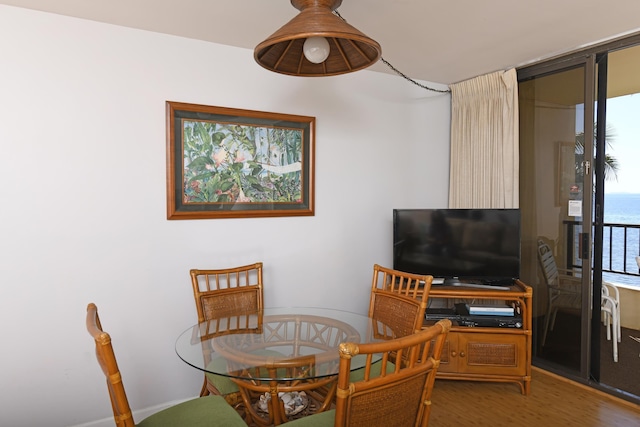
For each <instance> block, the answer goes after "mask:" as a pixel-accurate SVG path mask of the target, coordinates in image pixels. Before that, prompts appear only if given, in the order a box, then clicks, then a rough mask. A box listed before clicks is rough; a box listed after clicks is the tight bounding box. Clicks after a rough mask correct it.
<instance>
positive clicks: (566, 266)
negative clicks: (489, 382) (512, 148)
mask: <svg viewBox="0 0 640 427" xmlns="http://www.w3.org/2000/svg"><path fill="white" fill-rule="evenodd" d="M638 76H640V35H637V36H633V37H629V38H627V39H624V40H618V41H615V42H611V43H609V44H606V45H602V46H597V47H593V48H590V49H587V50H585V51H583V52H578V53H575V54H572V55H570V56H567V57H565V58H557V59H554V60H550V61H548V62H546V63H542V64H536V65H532V66H528V67H525V68H523V69H520V70H518V80H519V100H520V102H519V107H520V157H521V160H520V208H521V213H522V223H523V226H522V247H521V250H522V260H523V262H522V267H521V278H522V279H523V280H524V281H525V282H526V283H528V284H530V285H531V286H532V287H533V288H534V298H533V306H534V309H533V317H534V319H533V320H534V323H533V324H534V336H533V363H534V365H536V366H540V367H542V368H545V369H547V370H550V371H553V372H556V373H558V374H560V375H563V376H566V377H569V378H572V379H575V380H578V381H581V382H584V383H587V384H589V385H591V386H594V387H597V388H599V389H602V390H604V391H607V392H609V393H611V394H614V395H617V396H619V397H622V398H625V399H627V400H630V401H633V402H640V376H639V375H638V370H637V363H638V353H640V318H638V316H637V313H638V307H640V187H638V185H639V184H638V183H640V168H638V166H637V158H638V156H640V120H638V118H639V117H640V77H638ZM637 257H638V258H637ZM603 283H613V284H614V285H615V286H616V291H615V293H614V291H613V290H611V289H610V288H608V287H606V286H603ZM603 289H609V290H608V292H609V294H610V296H615V297H616V299H617V302H616V304H617V316H618V317H617V321H618V323H619V333H618V334H617V337H615V338H617V341H618V342H617V343H616V344H614V339H615V338H614V336H615V335H614V334H613V329H612V325H609V323H611V322H612V318H611V317H610V315H608V314H607V310H609V311H611V308H610V307H606V306H605V307H604V308H603V301H606V298H603V297H602V294H603ZM607 331H608V333H607Z"/></svg>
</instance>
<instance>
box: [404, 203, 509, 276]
mask: <svg viewBox="0 0 640 427" xmlns="http://www.w3.org/2000/svg"><path fill="white" fill-rule="evenodd" d="M393 268H394V269H396V270H401V271H406V272H411V273H417V274H430V275H432V276H433V277H434V283H437V282H439V280H435V279H444V283H445V284H455V283H456V282H463V283H480V284H484V285H506V284H511V283H513V280H514V279H516V278H518V277H519V276H520V210H519V209H394V210H393Z"/></svg>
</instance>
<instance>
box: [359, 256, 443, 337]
mask: <svg viewBox="0 0 640 427" xmlns="http://www.w3.org/2000/svg"><path fill="white" fill-rule="evenodd" d="M432 282H433V276H430V275H420V274H412V273H407V272H404V271H399V270H393V269H390V268H386V267H382V266H380V265H378V264H375V265H374V266H373V280H372V283H371V295H370V301H369V317H371V318H373V319H376V320H377V321H379V322H381V323H382V324H384V325H387V326H389V327H390V328H391V331H388V330H382V331H379V332H380V333H382V334H383V335H385V336H389V337H391V336H392V337H402V336H407V335H410V334H412V333H414V332H416V331H419V330H420V329H421V328H422V323H423V321H424V312H425V310H426V308H427V300H428V297H429V291H430V290H431V283H432ZM383 329H384V327H383Z"/></svg>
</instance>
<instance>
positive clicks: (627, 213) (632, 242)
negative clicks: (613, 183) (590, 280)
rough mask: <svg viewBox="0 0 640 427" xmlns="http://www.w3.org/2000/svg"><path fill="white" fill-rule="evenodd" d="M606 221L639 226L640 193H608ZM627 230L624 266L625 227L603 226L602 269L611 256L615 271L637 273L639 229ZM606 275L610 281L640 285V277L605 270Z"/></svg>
mask: <svg viewBox="0 0 640 427" xmlns="http://www.w3.org/2000/svg"><path fill="white" fill-rule="evenodd" d="M604 222H605V223H613V224H632V225H636V226H638V227H640V194H629V193H611V194H605V200H604ZM626 230H627V234H626V244H627V259H626V266H625V265H624V244H625V234H624V228H617V227H615V228H613V229H611V231H610V230H609V228H608V227H605V229H604V235H603V256H602V266H603V268H608V265H609V259H611V269H612V270H619V271H620V270H622V271H627V272H630V273H636V274H637V273H638V264H637V263H636V256H639V255H640V228H627V229H626ZM610 242H611V243H610ZM610 248H611V252H610ZM610 254H611V255H610ZM603 278H604V280H608V281H611V282H617V283H626V284H629V285H636V286H640V277H638V276H627V275H623V274H615V273H603Z"/></svg>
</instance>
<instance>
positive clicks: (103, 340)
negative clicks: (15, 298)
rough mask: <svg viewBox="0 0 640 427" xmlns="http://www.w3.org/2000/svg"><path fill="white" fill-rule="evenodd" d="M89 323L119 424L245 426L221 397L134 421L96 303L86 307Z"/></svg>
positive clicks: (140, 426) (191, 402)
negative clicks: (138, 421) (137, 421)
mask: <svg viewBox="0 0 640 427" xmlns="http://www.w3.org/2000/svg"><path fill="white" fill-rule="evenodd" d="M86 323H87V330H88V331H89V334H91V336H92V337H93V339H94V341H95V345H96V357H97V358H98V363H99V364H100V367H101V368H102V371H103V372H104V375H105V377H106V378H107V388H108V390H109V397H110V398H111V407H112V409H113V417H114V420H115V423H116V426H117V427H133V426H138V427H184V426H202V427H205V426H212V427H213V426H230V427H232V426H246V423H245V422H244V421H243V419H242V417H241V416H240V415H239V414H238V413H237V412H236V411H235V410H234V409H233V408H232V407H231V406H230V405H229V404H228V403H227V402H226V401H225V400H224V398H222V397H221V396H206V397H199V398H196V399H192V400H188V401H186V402H183V403H180V404H178V405H175V406H172V407H170V408H167V409H164V410H162V411H160V412H157V413H155V414H153V415H151V416H149V417H147V418H145V419H144V420H143V421H141V422H140V423H138V424H136V423H134V419H133V414H132V412H131V407H130V406H129V401H128V400H127V394H126V393H125V389H124V384H123V383H122V377H121V375H120V369H119V368H118V363H117V361H116V355H115V353H114V351H113V346H112V344H111V337H110V336H109V334H108V333H106V332H104V331H103V330H102V325H101V323H100V318H99V316H98V308H97V307H96V305H95V304H93V303H90V304H89V305H88V306H87V320H86Z"/></svg>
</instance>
